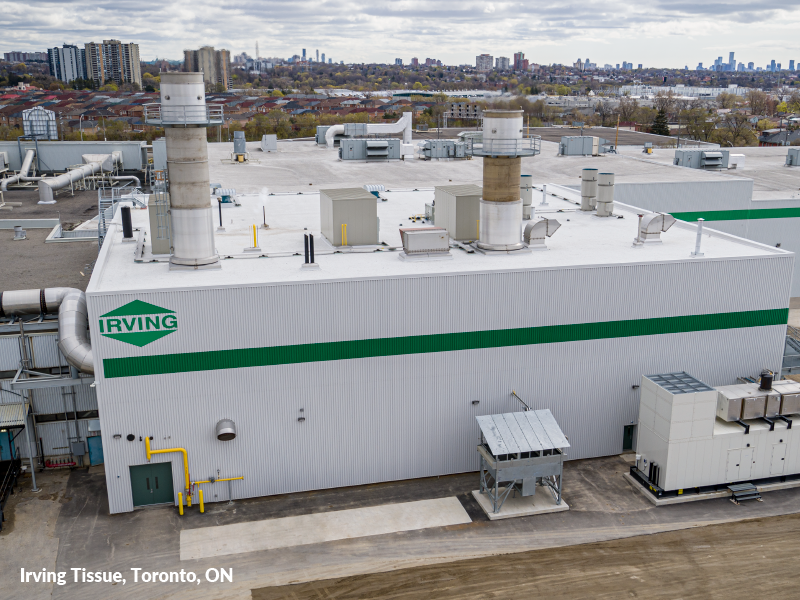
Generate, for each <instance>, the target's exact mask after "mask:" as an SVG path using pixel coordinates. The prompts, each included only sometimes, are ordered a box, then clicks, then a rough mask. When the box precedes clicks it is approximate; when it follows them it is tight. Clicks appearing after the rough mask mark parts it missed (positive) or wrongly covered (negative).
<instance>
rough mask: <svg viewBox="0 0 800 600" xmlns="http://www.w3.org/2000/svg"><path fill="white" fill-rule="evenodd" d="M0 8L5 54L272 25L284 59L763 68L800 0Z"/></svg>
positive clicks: (216, 41)
mask: <svg viewBox="0 0 800 600" xmlns="http://www.w3.org/2000/svg"><path fill="white" fill-rule="evenodd" d="M306 4H307V6H306ZM306 8H308V10H305V9H306ZM0 10H2V12H3V14H4V15H5V19H6V23H5V25H6V26H5V28H4V29H5V31H4V36H3V39H2V41H0V52H10V51H42V50H43V49H45V48H51V47H54V46H60V45H62V44H64V43H76V42H77V43H80V42H81V40H85V39H92V38H98V37H100V36H102V37H105V38H109V37H111V38H116V39H120V40H123V41H125V42H135V43H138V44H139V46H140V48H141V57H142V59H143V60H151V59H154V58H157V57H167V58H172V59H180V57H181V56H182V54H183V50H185V49H187V48H194V47H197V46H198V45H212V46H216V47H225V48H229V49H230V50H231V54H238V53H240V52H248V53H249V54H252V53H254V49H255V43H256V41H257V40H256V36H255V35H254V34H253V32H254V31H258V30H261V29H263V30H267V29H268V30H270V32H271V34H270V37H269V40H264V39H262V40H261V50H260V54H261V56H262V57H268V56H281V57H285V58H289V57H291V56H292V55H293V54H296V53H298V50H299V48H302V47H303V46H305V47H306V48H308V47H314V48H320V49H321V48H323V47H324V48H325V50H326V55H327V56H334V57H336V60H337V62H338V61H339V60H343V61H344V62H346V63H351V62H377V63H386V64H392V63H393V62H394V59H395V58H396V57H402V58H403V60H404V63H408V62H410V59H411V58H412V57H414V56H420V55H421V54H425V55H427V56H436V57H437V58H439V59H440V60H441V61H442V62H443V63H445V64H448V65H459V64H474V60H475V59H474V57H475V56H476V55H480V54H483V53H486V54H491V55H493V56H511V55H512V54H513V52H515V51H518V50H521V51H523V52H525V53H526V57H527V58H528V59H529V60H530V61H531V62H532V63H538V64H552V63H559V64H564V65H572V64H573V63H574V61H575V60H576V58H577V57H579V56H584V57H585V56H591V57H592V60H593V62H596V63H597V64H598V65H602V64H605V63H609V64H616V63H621V62H623V61H630V62H633V63H635V64H638V63H643V64H644V65H645V66H646V67H656V68H658V67H663V68H682V67H684V66H685V65H688V66H689V67H690V68H694V67H695V66H696V65H697V64H698V62H702V63H703V64H704V66H707V65H710V64H713V61H714V60H715V59H716V58H717V57H718V56H724V57H727V55H728V52H730V51H731V50H733V51H735V52H736V54H737V59H738V60H742V61H744V62H745V63H748V62H753V63H754V64H755V65H756V66H761V67H762V68H764V67H765V66H766V65H767V64H769V63H770V61H772V60H775V61H776V62H779V63H781V64H782V65H783V66H784V68H785V67H786V66H787V65H788V64H789V61H790V60H795V61H796V62H797V61H800V41H798V39H796V38H797V36H796V33H795V32H796V31H797V30H798V29H800V7H785V6H782V5H781V4H780V3H777V2H768V3H759V4H758V5H754V4H753V3H746V2H743V1H741V0H731V1H728V2H723V3H721V4H720V3H715V4H713V5H702V4H696V5H695V4H688V3H678V4H675V3H670V4H667V3H666V2H656V3H655V4H653V5H649V6H642V5H639V4H634V3H631V2H620V1H615V0H601V1H599V2H593V3H591V4H590V5H587V6H585V7H582V8H578V7H576V6H573V5H556V4H552V5H551V4H545V5H536V6H530V7H528V6H526V5H521V4H519V3H506V2H469V1H467V2H463V3H455V2H438V3H436V4H435V5H431V4H428V3H423V2H421V1H419V0H410V1H408V2H404V3H403V4H402V5H401V6H399V7H398V6H396V5H395V4H394V3H390V2H380V1H379V2H363V1H361V0H355V2H350V3H344V2H343V0H330V1H328V2H324V3H314V4H312V3H310V2H306V1H305V0H299V1H298V2H286V1H283V0H281V1H274V0H273V1H267V2H263V3H259V4H257V5H241V6H236V7H230V6H228V7H223V6H220V5H219V3H215V2H210V1H207V0H195V1H193V2H191V3H189V2H185V1H178V2H175V3H173V4H171V5H170V6H166V5H164V4H163V3H155V2H148V1H147V0H141V1H140V2H137V3H136V5H133V4H131V3H127V2H115V3H102V2H101V3H99V4H98V3H96V2H88V1H87V0H71V1H67V2H62V3H59V4H57V5H53V4H52V3H50V2H46V1H43V0H31V2H28V3H26V4H25V5H20V4H18V3H13V2H9V1H7V0H0ZM187 15H190V18H187ZM98 16H100V17H101V18H97V17H98ZM242 23H247V27H243V26H242ZM155 25H157V26H155ZM665 45H667V46H665ZM666 48H668V49H669V52H665V49H666ZM376 49H379V50H376ZM738 57H741V58H740V59H739V58H738Z"/></svg>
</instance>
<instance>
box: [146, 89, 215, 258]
mask: <svg viewBox="0 0 800 600" xmlns="http://www.w3.org/2000/svg"><path fill="white" fill-rule="evenodd" d="M148 108H149V110H147V112H146V113H145V115H146V116H145V120H146V122H147V123H152V124H155V125H162V126H163V127H164V131H165V137H166V149H167V174H168V177H169V194H170V215H171V225H172V229H171V232H172V257H171V258H170V268H171V269H202V268H206V269H207V268H219V255H218V254H217V251H216V247H215V244H214V226H213V212H212V207H211V196H210V194H209V193H208V190H209V181H208V143H207V141H206V127H208V126H209V125H212V124H216V123H221V122H222V114H221V110H219V112H214V111H213V110H211V111H210V110H209V107H207V106H206V96H205V84H204V83H203V74H202V73H162V74H161V105H160V107H158V108H155V109H154V108H152V107H148Z"/></svg>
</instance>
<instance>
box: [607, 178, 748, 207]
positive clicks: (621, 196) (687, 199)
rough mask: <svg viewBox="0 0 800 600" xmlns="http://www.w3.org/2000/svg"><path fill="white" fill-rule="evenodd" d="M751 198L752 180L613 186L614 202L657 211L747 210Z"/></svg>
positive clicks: (621, 184)
mask: <svg viewBox="0 0 800 600" xmlns="http://www.w3.org/2000/svg"><path fill="white" fill-rule="evenodd" d="M752 199H753V180H752V179H734V178H730V179H724V180H716V181H669V182H664V181H659V182H652V183H617V184H616V185H615V186H614V200H616V201H617V202H621V203H622V204H628V205H630V206H638V207H639V208H644V209H647V210H656V211H661V212H680V211H692V210H735V209H742V208H748V206H749V205H750V203H751V201H752ZM661 207H664V208H661Z"/></svg>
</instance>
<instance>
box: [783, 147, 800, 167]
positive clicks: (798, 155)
mask: <svg viewBox="0 0 800 600" xmlns="http://www.w3.org/2000/svg"><path fill="white" fill-rule="evenodd" d="M786 166H787V167H800V148H789V152H788V153H787V154H786Z"/></svg>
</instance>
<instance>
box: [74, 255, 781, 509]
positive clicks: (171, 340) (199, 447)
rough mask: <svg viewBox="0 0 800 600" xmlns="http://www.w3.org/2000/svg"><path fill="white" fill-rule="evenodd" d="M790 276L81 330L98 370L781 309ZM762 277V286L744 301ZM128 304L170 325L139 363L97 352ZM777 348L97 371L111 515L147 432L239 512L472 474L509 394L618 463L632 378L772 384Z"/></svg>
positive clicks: (269, 292)
mask: <svg viewBox="0 0 800 600" xmlns="http://www.w3.org/2000/svg"><path fill="white" fill-rule="evenodd" d="M644 251H646V249H644ZM792 261H793V256H791V255H774V256H769V257H763V258H754V259H741V260H715V261H704V260H700V261H687V262H682V263H667V264H644V265H624V266H609V267H599V268H574V269H561V270H544V271H526V272H518V273H489V274H485V273H484V274H459V275H452V276H438V277H419V278H408V279H378V280H361V281H349V282H334V283H322V284H315V285H312V284H299V285H274V286H263V287H246V288H221V289H216V290H197V291H164V292H158V293H150V294H137V295H126V294H120V295H90V296H89V310H90V314H91V315H92V317H91V319H90V323H91V328H92V339H93V345H94V348H95V352H96V353H97V357H98V358H97V359H96V360H97V364H98V367H99V366H100V361H101V360H102V359H103V358H108V357H123V356H144V355H151V354H164V353H174V352H194V351H203V350H217V349H235V348H248V347H264V346H278V345H286V344H300V343H312V342H327V341H340V340H353V339H370V338H382V337H395V336H407V335H419V334H430V333H451V332H459V331H481V330H494V329H504V328H517V327H531V326H540V325H554V324H566V323H589V322H598V321H614V320H628V319H638V318H652V317H664V316H679V315H688V314H707V313H719V312H732V311H746V310H760V309H766V308H786V307H787V306H788V297H789V293H788V292H789V278H790V272H791V268H792ZM765 271H766V272H769V273H771V285H769V286H763V287H762V288H759V291H758V293H757V294H747V293H741V291H742V282H746V281H753V280H756V279H757V277H758V276H759V274H762V273H763V272H765ZM621 282H622V283H621ZM134 298H138V299H140V300H144V301H146V302H151V303H153V304H156V305H158V306H162V307H165V308H169V309H171V310H175V311H176V312H177V315H178V318H179V323H180V324H179V329H178V331H177V332H176V333H173V334H171V335H168V336H166V337H165V338H162V339H161V340H159V341H158V342H155V343H153V344H151V345H149V346H145V347H143V348H136V347H135V346H131V345H127V344H124V343H121V342H118V341H115V340H110V339H108V338H104V337H102V336H101V335H100V334H99V331H98V330H97V316H98V315H101V314H103V313H105V312H108V311H110V310H112V309H115V308H118V307H119V306H121V305H123V304H125V303H127V302H129V301H131V300H133V299H134ZM784 335H785V327H784V326H768V327H757V328H746V329H729V330H719V331H706V332H696V333H678V334H670V335H651V336H641V337H630V338H617V339H602V340H593V341H581V342H568V343H557V344H540V345H529V346H522V347H506V348H493V349H478V350H464V351H458V352H440V353H431V354H416V355H403V356H391V357H375V358H364V359H352V360H350V359H349V360H338V361H332V362H317V363H304V364H291V365H282V366H271V367H254V368H241V369H230V370H219V371H208V372H195V373H181V374H172V375H157V376H140V377H132V378H122V379H105V378H104V377H103V375H102V369H99V371H100V373H98V386H97V390H98V402H99V410H100V416H101V420H102V426H103V447H104V453H105V461H106V473H107V474H108V479H107V483H108V490H109V506H110V510H111V512H121V511H128V510H132V508H133V506H132V499H131V491H130V479H129V470H128V466H129V465H135V464H142V463H145V462H146V458H145V450H144V444H143V443H142V442H141V441H139V436H147V435H152V436H153V437H154V441H153V447H154V448H168V447H176V446H179V447H184V448H186V449H187V451H188V453H189V463H190V469H191V474H192V478H193V479H207V478H208V477H209V476H215V477H216V476H217V470H219V474H220V476H223V477H226V476H238V475H244V477H245V480H244V481H239V482H234V483H233V490H234V497H237V498H242V497H252V496H261V495H268V494H279V493H287V492H292V491H299V490H308V489H317V488H326V487H336V486H343V485H356V484H363V483H370V482H376V481H387V480H396V479H405V478H412V477H424V476H432V475H439V474H446V473H456V472H464V471H472V470H475V469H477V465H478V463H477V453H476V451H475V444H476V442H477V440H478V437H477V436H478V428H477V424H476V422H475V419H474V417H475V416H476V415H479V414H492V413H500V412H508V411H512V410H518V409H519V408H520V407H519V406H518V405H517V404H515V401H513V399H512V397H511V396H510V392H511V390H512V389H513V390H516V391H517V393H518V394H519V395H520V396H521V397H522V398H524V399H525V400H526V401H527V402H528V403H529V404H531V405H532V406H533V407H534V408H537V409H538V408H548V409H550V410H551V411H552V413H553V415H554V416H555V418H556V420H557V421H558V423H559V424H560V425H561V427H562V429H563V431H564V433H565V434H566V435H567V436H568V437H569V440H570V444H571V445H572V448H571V449H570V452H569V458H570V459H574V458H585V457H591V456H602V455H608V454H614V453H617V452H620V451H621V445H622V434H623V426H624V425H627V424H631V423H635V422H636V419H637V412H638V404H639V401H638V394H637V392H636V390H634V389H633V388H632V386H633V385H636V384H638V383H639V381H640V378H641V375H642V374H651V373H659V372H669V371H683V370H685V371H687V372H690V373H692V374H693V375H694V376H695V377H697V378H699V379H701V380H702V381H705V382H706V383H708V384H710V385H722V384H726V383H731V382H732V381H734V380H735V378H736V377H737V376H740V375H753V374H756V373H758V372H759V371H760V370H761V369H762V368H764V367H767V368H772V369H776V370H777V369H779V367H780V361H781V355H782V351H783V343H784ZM472 400H480V404H478V405H473V404H472ZM301 408H303V409H304V412H303V416H304V417H305V418H306V421H305V422H304V423H299V422H298V421H297V418H298V417H299V416H300V412H299V411H300V409H301ZM221 418H231V419H233V420H234V421H236V424H237V428H238V437H237V438H236V439H235V440H233V441H231V442H219V441H217V440H216V439H215V438H214V436H213V428H214V424H215V423H216V422H217V421H218V420H219V419H221ZM114 434H120V438H119V439H114V438H113V435H114ZM127 434H133V435H134V436H136V439H135V441H134V442H128V441H127V440H126V439H125V436H126V435H127ZM153 460H154V461H155V462H162V461H172V462H173V476H174V479H175V481H174V483H175V491H176V493H177V492H178V491H180V490H181V489H182V488H183V482H182V467H181V464H180V463H181V461H180V455H179V454H175V455H166V456H165V455H159V456H157V457H154V458H153ZM205 489H206V491H205V497H206V500H207V501H213V500H214V494H218V498H217V499H219V500H223V499H227V495H226V494H227V491H226V490H227V487H224V486H222V485H219V484H217V485H215V486H211V488H209V487H208V486H206V487H205Z"/></svg>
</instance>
